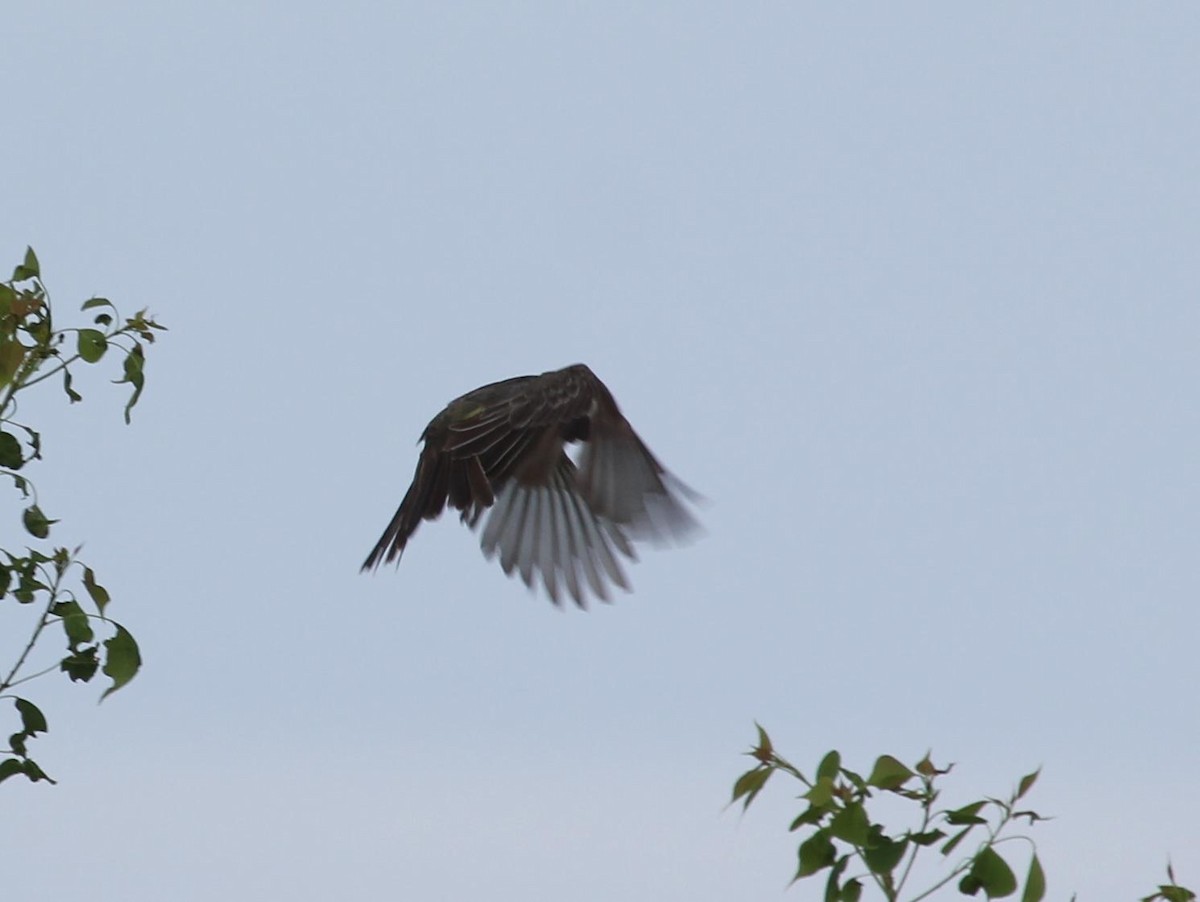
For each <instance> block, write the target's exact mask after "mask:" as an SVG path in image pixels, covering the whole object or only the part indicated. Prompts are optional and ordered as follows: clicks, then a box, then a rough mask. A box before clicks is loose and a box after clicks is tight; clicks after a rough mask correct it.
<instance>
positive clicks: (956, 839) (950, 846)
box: [942, 824, 975, 855]
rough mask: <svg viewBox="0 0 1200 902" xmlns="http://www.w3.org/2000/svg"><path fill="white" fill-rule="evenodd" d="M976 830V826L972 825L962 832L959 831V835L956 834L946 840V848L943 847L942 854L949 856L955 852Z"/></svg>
mask: <svg viewBox="0 0 1200 902" xmlns="http://www.w3.org/2000/svg"><path fill="white" fill-rule="evenodd" d="M974 829H975V825H974V824H971V825H970V826H969V827H963V828H962V829H961V830H959V831H958V832H957V833H955V834H954V835H953V836H952V837H950V839H948V840H946V844H945V845H944V846H942V854H943V855H949V854H950V853H951V852H953V851H954V850H955V848H956V847H957V846H958V844H959V843H960V842H962V841H963V840H964V839H966V838H967V834H968V833H970V832H971V831H972V830H974Z"/></svg>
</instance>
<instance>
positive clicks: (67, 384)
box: [63, 367, 83, 404]
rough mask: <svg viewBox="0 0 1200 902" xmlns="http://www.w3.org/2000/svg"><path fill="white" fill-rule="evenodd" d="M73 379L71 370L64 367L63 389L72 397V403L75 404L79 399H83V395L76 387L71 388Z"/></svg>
mask: <svg viewBox="0 0 1200 902" xmlns="http://www.w3.org/2000/svg"><path fill="white" fill-rule="evenodd" d="M72 381H73V379H72V377H71V371H70V370H69V369H67V368H65V367H64V368H63V391H65V392H66V393H67V397H68V398H70V399H71V403H72V404H74V403H76V402H77V401H82V400H83V395H81V394H80V393H79V392H77V391H75V389H73V388H71V382H72Z"/></svg>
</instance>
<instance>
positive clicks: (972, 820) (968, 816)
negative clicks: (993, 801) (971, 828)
mask: <svg viewBox="0 0 1200 902" xmlns="http://www.w3.org/2000/svg"><path fill="white" fill-rule="evenodd" d="M986 804H987V802H986V801H981V802H972V803H971V804H970V805H963V806H962V807H961V808H956V809H954V810H953V811H947V812H946V823H948V824H953V825H954V826H956V827H961V826H962V825H963V824H986V823H987V821H986V820H984V819H983V818H981V817H979V812H980V810H981V809H982V808H983V806H984V805H986Z"/></svg>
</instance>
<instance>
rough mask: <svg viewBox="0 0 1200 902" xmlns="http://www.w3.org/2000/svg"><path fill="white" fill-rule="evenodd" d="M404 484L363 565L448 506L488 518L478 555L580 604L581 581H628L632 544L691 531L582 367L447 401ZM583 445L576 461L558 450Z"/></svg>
mask: <svg viewBox="0 0 1200 902" xmlns="http://www.w3.org/2000/svg"><path fill="white" fill-rule="evenodd" d="M421 440H422V441H423V442H424V447H423V448H422V450H421V457H420V460H419V461H418V462H417V471H416V474H415V475H414V477H413V482H412V485H411V486H410V487H409V489H408V492H407V493H406V494H405V496H404V500H403V501H402V502H401V503H400V507H399V509H398V510H397V511H396V514H395V516H394V517H392V521H391V523H389V524H388V527H387V529H386V530H384V533H383V536H382V537H381V538H380V539H379V542H378V543H377V544H376V545H375V548H374V550H373V551H372V552H371V554H370V555H369V556H368V557H367V560H366V562H365V563H364V564H363V570H371V569H374V568H375V567H377V566H378V565H379V564H380V562H381V561H385V560H386V561H388V562H391V561H393V560H397V559H398V558H399V557H400V555H401V554H402V553H403V552H404V548H405V545H406V544H407V543H408V540H409V539H410V538H411V537H412V534H413V533H414V532H415V531H416V529H417V527H418V526H419V525H420V523H421V521H422V520H432V519H435V518H436V517H437V516H439V515H440V514H441V512H442V511H443V510H444V509H445V507H446V505H450V506H451V507H453V508H454V509H456V510H458V511H459V512H460V513H461V518H462V520H463V522H465V523H467V524H468V525H470V526H471V528H472V529H474V528H475V527H476V526H477V525H478V524H479V521H480V518H481V517H482V516H483V514H484V512H485V511H490V512H489V513H488V518H487V523H486V524H485V525H484V529H483V535H482V545H483V551H484V554H485V555H486V556H487V557H489V558H490V557H492V556H494V555H496V554H499V556H500V565H501V567H503V569H504V572H505V573H509V574H511V573H512V572H513V570H514V569H516V570H519V571H520V573H521V578H522V579H523V580H524V581H525V584H526V585H527V586H532V584H533V574H534V573H537V574H539V575H540V577H541V581H542V583H543V585H545V587H546V591H547V593H548V594H549V595H550V598H551V600H553V601H554V602H555V603H557V602H558V601H559V598H560V587H565V588H566V590H567V592H568V593H569V594H570V595H571V598H572V599H574V601H575V602H576V604H578V605H580V606H581V607H582V606H583V605H584V597H585V591H584V587H585V586H588V587H590V588H591V590H592V592H593V593H594V594H595V595H597V596H598V597H599V598H601V599H605V600H607V597H608V593H607V590H606V583H608V582H612V583H615V584H616V585H618V586H621V587H622V588H624V589H628V588H629V584H628V581H627V580H626V578H625V574H624V572H623V571H622V569H621V565H620V560H619V555H624V556H626V557H629V558H631V559H636V555H635V554H634V551H633V546H632V543H631V540H632V539H640V538H651V539H658V540H663V539H667V540H678V539H682V538H683V537H685V536H686V535H687V534H688V533H689V532H691V531H692V530H694V529H695V528H696V522H695V520H694V518H693V517H692V515H691V513H690V512H689V511H688V510H687V509H686V508H685V507H684V506H683V504H682V503H681V502H680V500H679V496H680V495H685V496H687V495H690V490H689V489H687V487H686V486H684V485H683V484H682V483H680V482H679V481H678V480H676V479H674V478H673V477H672V476H671V475H670V474H669V473H668V472H667V471H666V470H665V469H664V468H663V467H662V465H661V464H659V462H658V461H657V460H656V459H655V457H654V455H653V454H651V453H650V450H649V449H648V448H647V447H646V446H645V444H643V443H642V440H641V439H640V438H638V436H637V433H635V432H634V431H633V427H632V426H630V425H629V421H628V420H626V419H625V417H624V416H622V415H621V412H620V410H619V408H618V407H617V403H616V401H615V400H614V399H613V396H612V394H611V393H610V392H609V390H608V388H607V387H606V386H605V385H604V383H603V382H601V381H600V380H599V379H598V378H596V375H595V374H594V373H593V372H592V371H591V370H590V369H588V367H586V366H584V365H583V364H575V365H574V366H569V367H566V368H565V369H561V370H553V371H551V372H548V373H543V374H542V375H540V376H518V377H516V378H513V379H505V380H504V381H502V382H494V383H492V384H490V385H485V386H483V387H482V388H477V389H475V390H474V391H471V392H467V394H465V395H463V396H462V397H459V398H455V399H454V400H453V401H451V402H450V403H449V404H447V405H446V408H445V409H444V410H443V411H442V412H441V413H439V414H438V415H437V416H435V417H434V418H433V419H432V420H431V421H430V422H429V425H428V426H426V427H425V431H424V432H423V433H422V434H421ZM572 442H582V443H583V452H582V454H581V455H580V460H579V463H578V465H576V463H575V462H574V461H572V460H571V458H570V457H569V456H568V455H567V453H566V445H567V444H569V443H572Z"/></svg>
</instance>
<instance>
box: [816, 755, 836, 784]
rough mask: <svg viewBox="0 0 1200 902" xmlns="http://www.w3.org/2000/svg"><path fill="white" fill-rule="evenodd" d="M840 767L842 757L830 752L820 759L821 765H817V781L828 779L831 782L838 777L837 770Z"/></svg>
mask: <svg viewBox="0 0 1200 902" xmlns="http://www.w3.org/2000/svg"><path fill="white" fill-rule="evenodd" d="M841 766H842V756H841V755H839V754H838V753H837V752H830V753H829V754H828V755H826V756H825V757H824V758H822V759H821V763H820V764H818V765H817V779H818V780H820V779H821V778H822V777H828V778H829V779H830V780H833V779H834V778H836V777H837V775H838V770H839V769H840V768H841Z"/></svg>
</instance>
